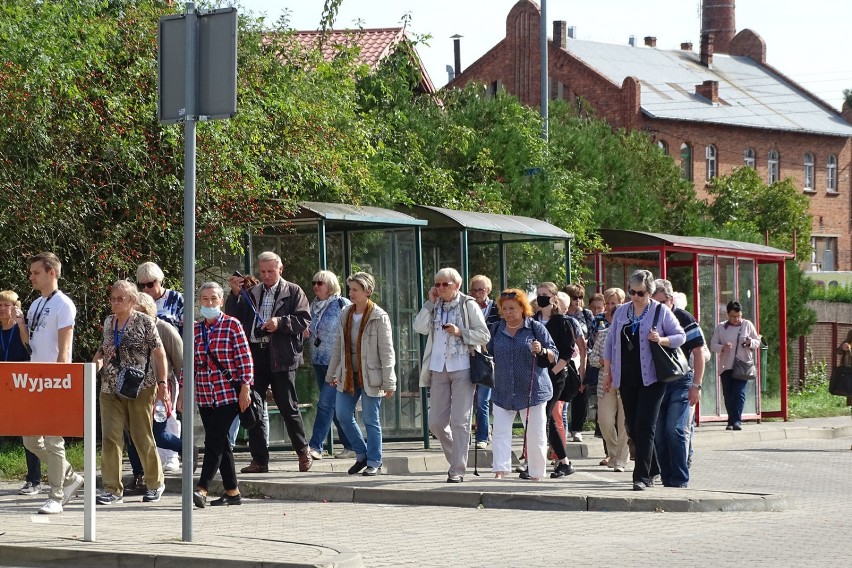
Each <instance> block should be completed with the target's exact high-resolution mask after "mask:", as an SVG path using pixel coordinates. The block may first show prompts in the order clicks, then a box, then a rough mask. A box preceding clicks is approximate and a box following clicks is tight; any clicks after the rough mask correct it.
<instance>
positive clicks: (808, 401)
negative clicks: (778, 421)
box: [787, 361, 849, 418]
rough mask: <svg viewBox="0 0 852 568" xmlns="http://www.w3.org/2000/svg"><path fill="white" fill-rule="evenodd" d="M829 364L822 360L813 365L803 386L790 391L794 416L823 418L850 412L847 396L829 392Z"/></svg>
mask: <svg viewBox="0 0 852 568" xmlns="http://www.w3.org/2000/svg"><path fill="white" fill-rule="evenodd" d="M828 381H829V372H828V366H827V365H826V364H825V363H824V362H822V361H820V362H818V363H815V364H813V365H811V367H810V368H809V369H808V370H807V373H806V374H805V381H804V384H803V385H802V386H801V388H799V389H797V390H795V391H793V392H791V393H790V397H789V399H788V401H787V408H788V409H789V413H790V416H791V417H792V418H821V417H825V416H843V415H845V414H849V407H848V406H846V397H845V396H835V395H833V394H831V393H830V392H828Z"/></svg>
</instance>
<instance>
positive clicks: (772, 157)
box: [768, 150, 780, 183]
mask: <svg viewBox="0 0 852 568" xmlns="http://www.w3.org/2000/svg"><path fill="white" fill-rule="evenodd" d="M768 165H769V178H768V179H769V183H775V182H776V181H778V179H779V178H780V176H779V175H778V172H779V169H778V151H777V150H770V151H769V162H768Z"/></svg>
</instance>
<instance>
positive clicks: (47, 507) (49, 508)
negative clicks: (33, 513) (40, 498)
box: [38, 499, 62, 515]
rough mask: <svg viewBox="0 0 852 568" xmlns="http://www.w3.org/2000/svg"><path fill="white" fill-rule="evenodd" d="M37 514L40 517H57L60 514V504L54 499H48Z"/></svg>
mask: <svg viewBox="0 0 852 568" xmlns="http://www.w3.org/2000/svg"><path fill="white" fill-rule="evenodd" d="M38 512H39V513H40V514H42V515H58V514H59V513H61V512H62V503H60V502H59V501H57V500H56V499H48V500H47V501H45V502H44V505H42V506H41V508H40V509H39V510H38Z"/></svg>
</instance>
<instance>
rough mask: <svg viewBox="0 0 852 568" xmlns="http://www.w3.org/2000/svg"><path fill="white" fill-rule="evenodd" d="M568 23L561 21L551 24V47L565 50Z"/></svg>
mask: <svg viewBox="0 0 852 568" xmlns="http://www.w3.org/2000/svg"><path fill="white" fill-rule="evenodd" d="M567 36H568V23H567V22H565V21H562V20H557V21H555V22H553V46H554V47H558V48H559V49H565V46H566V45H567V43H568V42H567Z"/></svg>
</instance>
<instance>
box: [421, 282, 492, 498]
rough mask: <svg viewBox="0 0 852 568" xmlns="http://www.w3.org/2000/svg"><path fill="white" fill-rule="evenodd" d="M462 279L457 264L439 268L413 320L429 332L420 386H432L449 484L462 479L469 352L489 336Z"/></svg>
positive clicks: (433, 416)
mask: <svg viewBox="0 0 852 568" xmlns="http://www.w3.org/2000/svg"><path fill="white" fill-rule="evenodd" d="M461 282H462V279H461V274H459V273H458V271H457V270H456V269H455V268H442V269H441V270H439V271H438V272H436V273H435V285H434V286H432V287H431V288H430V289H429V300H428V301H426V303H424V304H423V308H421V310H420V313H418V314H417V317H416V318H415V319H414V331H416V332H417V333H420V334H422V335H425V336H426V351H425V352H424V354H423V362H422V364H421V366H420V386H421V387H428V388H429V401H430V406H429V430H431V431H432V434H434V435H435V437H436V438H437V439H438V441H440V442H441V448H442V449H443V450H444V457H445V458H446V459H447V463H448V464H449V466H450V467H449V470H448V471H447V483H461V482H462V481H464V474H465V471H466V469H467V455H468V445H469V444H470V415H471V413H472V411H473V395H474V390H475V386H474V384H473V383H472V382H470V352H471V349H475V348H476V347H477V346H480V345H485V344H486V343H487V342H488V339H489V337H490V334H489V332H488V327H487V326H486V325H485V318H484V316H483V315H482V309H481V308H480V307H479V304H478V303H477V302H476V300H475V299H474V298H473V297H471V296H468V295H467V294H462V293H461V292H460V291H459V287H460V286H461Z"/></svg>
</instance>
